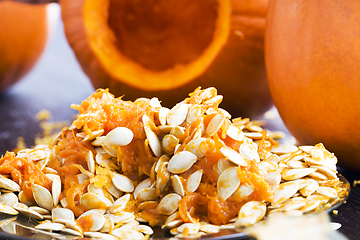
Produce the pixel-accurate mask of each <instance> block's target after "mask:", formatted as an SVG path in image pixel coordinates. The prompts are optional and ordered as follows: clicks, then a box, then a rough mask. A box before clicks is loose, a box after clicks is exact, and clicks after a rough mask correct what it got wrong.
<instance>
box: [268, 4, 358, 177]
mask: <svg viewBox="0 0 360 240" xmlns="http://www.w3.org/2000/svg"><path fill="white" fill-rule="evenodd" d="M359 14H360V5H359V4H358V2H356V1H320V0H316V1H313V0H303V1H295V0H289V1H288V0H286V1H285V0H284V1H282V0H274V1H271V3H270V5H269V12H268V19H267V24H268V25H267V27H268V28H267V31H266V44H265V49H266V53H265V56H266V68H267V73H268V81H269V88H270V91H271V94H272V96H273V100H274V103H275V106H276V107H277V109H278V111H279V113H280V116H281V117H282V119H283V120H284V123H285V125H286V127H287V128H288V129H289V131H290V133H291V134H292V135H293V136H294V137H295V138H296V139H297V141H298V142H299V143H300V144H316V143H319V142H321V143H323V144H324V145H325V146H326V148H327V149H329V151H331V152H334V153H335V155H336V156H337V157H338V159H339V163H340V165H342V166H345V167H348V168H352V169H357V170H360V145H359V142H360V134H359V129H360V123H359V121H358V117H359V114H360V81H359V79H360V69H359V66H358V65H359V64H358V63H359V62H360V28H359V25H360V20H359Z"/></svg>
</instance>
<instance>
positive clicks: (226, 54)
mask: <svg viewBox="0 0 360 240" xmlns="http://www.w3.org/2000/svg"><path fill="white" fill-rule="evenodd" d="M267 2H268V1H267V0H262V1H247V2H246V3H244V2H243V1H235V0H232V1H229V0H201V1H169V0H167V1H156V3H155V2H154V1H150V0H148V1H141V3H139V2H138V1H126V0H122V1H119V0H118V1H115V0H112V1H103V0H88V1H84V0H81V1H71V0H62V1H60V4H61V7H62V18H63V22H64V28H65V33H66V37H67V39H68V42H69V44H70V46H71V47H72V49H73V51H74V53H75V55H76V57H77V59H78V61H79V63H80V65H81V67H82V69H83V70H84V72H85V73H86V74H87V75H88V76H89V78H90V80H91V81H92V83H93V85H94V87H95V88H109V89H110V91H111V92H112V93H114V94H115V95H117V96H120V95H125V97H124V99H129V100H135V99H136V98H137V97H139V96H145V97H153V96H156V97H158V98H159V99H162V100H163V101H164V102H163V105H164V106H168V107H170V106H173V105H174V104H176V103H177V102H179V101H181V100H182V99H183V96H186V94H187V93H189V92H191V91H192V90H193V89H195V88H196V87H198V86H202V87H203V88H205V87H209V86H215V87H216V88H217V89H218V90H219V94H222V95H224V96H225V98H224V99H225V100H224V102H223V103H222V105H221V106H222V107H223V108H225V109H227V110H229V111H230V112H231V113H232V114H233V116H234V117H235V116H240V115H242V116H255V115H257V114H260V113H263V112H264V111H265V110H267V109H268V108H269V107H270V106H271V105H272V102H271V96H270V93H269V90H268V87H267V83H266V74H265V64H264V56H263V54H264V52H263V37H264V29H265V16H266V8H267Z"/></svg>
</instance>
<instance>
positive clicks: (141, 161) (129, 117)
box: [0, 88, 273, 229]
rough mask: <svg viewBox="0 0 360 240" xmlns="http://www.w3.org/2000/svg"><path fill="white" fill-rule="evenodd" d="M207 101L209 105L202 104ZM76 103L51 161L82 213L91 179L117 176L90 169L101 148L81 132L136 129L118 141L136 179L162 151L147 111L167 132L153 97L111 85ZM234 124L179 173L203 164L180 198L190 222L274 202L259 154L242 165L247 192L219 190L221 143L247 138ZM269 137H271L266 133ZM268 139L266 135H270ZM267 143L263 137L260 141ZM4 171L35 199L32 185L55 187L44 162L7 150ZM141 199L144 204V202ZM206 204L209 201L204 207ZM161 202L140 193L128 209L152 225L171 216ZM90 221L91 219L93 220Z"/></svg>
mask: <svg viewBox="0 0 360 240" xmlns="http://www.w3.org/2000/svg"><path fill="white" fill-rule="evenodd" d="M201 93H202V90H200V88H198V89H197V90H195V91H194V92H193V93H191V94H190V97H189V98H188V99H187V102H189V103H191V104H195V103H198V102H200V99H201V97H200V95H201ZM202 106H203V105H202ZM72 107H73V108H74V109H76V110H78V111H79V115H78V117H77V118H76V119H75V120H74V122H73V124H72V125H71V126H70V127H69V128H64V129H63V131H62V132H61V134H60V135H59V137H58V138H56V139H55V140H54V142H53V143H52V145H51V146H52V147H53V148H54V155H55V156H53V157H52V158H51V159H50V161H49V163H48V164H47V167H50V168H52V169H54V170H56V171H57V172H58V173H59V175H60V178H61V182H62V193H61V196H60V199H61V198H63V197H65V198H66V202H67V208H69V209H71V210H72V211H73V212H74V214H75V216H80V215H81V214H82V213H84V212H85V211H86V210H87V209H86V207H85V206H84V205H82V204H81V202H80V197H81V196H82V195H84V194H85V193H86V192H87V191H88V190H87V187H88V185H89V184H90V183H93V184H96V186H97V187H108V186H109V184H110V182H111V179H112V176H111V174H110V170H109V169H106V168H102V167H97V168H96V176H95V174H92V175H91V174H90V173H89V169H88V165H87V156H88V154H89V151H91V152H92V153H93V154H95V153H96V149H95V147H94V146H93V145H92V143H91V141H93V140H91V141H90V140H84V138H81V137H79V135H78V134H79V133H80V132H84V133H85V134H89V135H90V134H92V133H94V132H96V131H99V130H100V131H102V130H103V134H102V135H106V134H107V133H109V132H110V131H111V130H113V129H115V128H116V127H127V128H128V129H130V130H131V131H132V132H133V134H134V137H133V140H132V141H131V143H130V144H128V145H126V146H121V147H116V149H114V150H116V152H117V162H118V165H119V166H120V167H119V170H118V172H119V173H121V174H123V175H125V176H127V177H128V178H129V179H131V180H132V181H133V182H134V183H135V185H136V184H138V183H139V182H141V181H142V180H144V179H145V178H148V177H150V178H151V179H152V182H154V178H153V176H151V175H152V172H153V168H154V164H155V163H156V162H157V161H158V159H159V158H158V157H156V156H155V155H154V153H153V152H152V151H151V148H150V146H149V143H148V141H147V137H146V134H145V131H144V123H143V121H142V117H143V115H145V114H146V115H147V116H148V117H149V119H150V120H151V122H152V123H153V125H152V126H151V128H152V129H153V131H154V132H156V133H157V134H158V137H159V138H160V139H161V138H163V137H164V134H163V133H161V131H160V130H159V128H158V127H157V126H156V125H159V118H158V116H157V114H156V111H155V107H153V106H151V104H150V103H149V99H137V100H136V101H134V102H130V101H123V100H122V99H121V98H114V97H113V96H112V95H111V94H110V93H109V92H108V91H107V90H101V89H100V90H98V91H96V92H95V93H93V94H92V95H91V96H89V97H88V98H87V99H86V100H84V101H83V102H82V103H81V104H80V105H73V106H72ZM207 107H208V108H215V109H216V108H217V107H218V102H217V103H208V105H207ZM214 116H215V115H214V114H213V113H209V114H205V109H203V119H204V121H203V123H204V127H205V129H206V127H207V125H208V124H209V123H210V121H211V120H212V119H213V118H214ZM230 124H231V122H230V120H228V119H227V120H226V121H225V122H224V124H223V125H222V127H221V128H220V129H219V130H218V131H217V132H216V133H215V134H214V136H213V137H211V138H208V139H207V141H204V142H203V143H202V144H201V145H200V146H199V150H200V151H201V152H202V154H203V156H202V157H200V158H199V159H198V160H197V161H196V162H195V163H194V164H193V165H192V167H191V168H190V169H189V170H187V171H186V172H184V173H181V174H179V178H180V179H181V181H182V182H183V184H184V185H186V181H187V180H186V179H188V177H189V176H190V175H191V174H192V173H194V172H196V171H197V170H202V174H203V175H202V179H201V182H200V184H199V187H198V188H197V190H196V191H195V192H187V193H186V194H185V195H184V196H183V198H182V199H181V200H180V202H179V204H178V207H179V214H180V216H181V218H182V219H183V221H184V222H200V221H207V222H211V223H213V224H227V223H229V220H230V219H232V218H234V217H236V215H237V214H238V212H239V210H240V208H241V207H242V206H243V205H244V204H245V203H247V202H249V201H251V200H255V201H265V202H269V201H271V200H272V197H273V189H272V187H271V186H270V185H269V184H268V183H267V182H266V181H265V179H264V177H263V176H262V175H261V174H260V172H259V169H258V167H257V164H256V161H255V160H249V163H250V164H249V165H248V166H246V167H242V166H239V167H238V177H239V179H240V182H241V183H242V184H247V185H250V186H252V187H253V188H254V191H253V192H252V193H251V194H250V195H249V196H247V197H246V198H241V197H238V196H236V195H235V194H234V195H233V196H231V197H229V198H228V199H226V200H223V199H222V197H221V196H220V195H219V193H218V191H217V187H218V186H217V184H218V178H219V175H220V173H219V171H218V169H217V164H218V161H219V160H221V159H222V158H224V157H223V155H222V154H221V152H220V150H219V149H220V148H221V147H223V146H224V145H227V146H229V147H231V148H233V149H238V148H239V146H240V145H241V144H242V142H241V141H237V140H234V139H231V138H229V136H227V135H226V133H225V132H226V130H227V128H228V127H229V125H230ZM199 126H200V121H198V120H197V121H193V122H192V123H184V124H183V127H184V128H185V129H186V130H185V136H184V140H183V142H182V144H181V145H179V146H178V149H179V151H180V150H183V149H184V147H185V145H186V144H187V143H189V141H190V140H191V138H192V137H191V134H192V133H193V132H194V130H196V129H198V128H199ZM264 139H265V137H264ZM264 139H263V140H264ZM259 145H260V146H261V143H260V144H259ZM80 173H85V174H88V175H89V176H90V177H89V179H87V180H85V181H83V182H82V183H81V184H79V180H78V178H77V175H78V174H80ZM0 174H3V175H11V177H12V179H13V180H14V181H15V182H17V183H20V184H21V185H22V186H23V190H24V193H25V194H26V195H27V196H28V198H29V199H32V196H31V195H32V193H31V185H32V184H33V183H36V184H38V185H41V186H44V187H45V188H47V189H48V190H49V191H51V180H50V179H49V178H48V177H46V175H45V174H44V173H43V172H42V171H41V168H40V167H39V166H37V165H35V164H34V163H33V162H32V161H28V160H27V159H26V158H17V157H15V155H14V154H13V153H7V154H6V155H5V156H4V157H3V158H1V160H0ZM169 192H173V189H172V186H171V184H168V185H166V187H165V189H164V191H163V192H161V193H158V196H159V197H163V196H165V195H166V194H167V193H169ZM140 205H141V207H140ZM204 206H205V207H204ZM157 207H158V202H152V203H148V204H141V203H140V202H137V201H136V199H132V203H131V204H128V206H127V209H130V210H131V211H134V212H135V213H136V214H137V215H138V216H139V217H141V218H143V219H146V220H147V221H148V222H149V224H150V225H152V226H154V225H159V224H164V222H165V219H166V216H164V215H162V214H161V213H160V212H159V211H158V209H157ZM78 221H79V224H80V225H81V226H82V227H83V228H84V229H86V228H87V220H86V218H81V219H79V220H78ZM89 221H90V220H89Z"/></svg>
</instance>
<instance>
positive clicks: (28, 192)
mask: <svg viewBox="0 0 360 240" xmlns="http://www.w3.org/2000/svg"><path fill="white" fill-rule="evenodd" d="M0 174H1V175H5V176H6V175H11V178H12V179H13V181H15V182H16V183H18V184H19V185H20V187H21V189H22V191H23V192H24V194H25V197H26V199H28V200H29V201H33V202H34V197H33V194H32V188H31V187H32V184H38V185H40V186H43V187H45V188H46V189H47V190H49V191H50V192H51V186H52V181H51V180H50V179H49V178H48V177H47V176H46V175H45V174H44V173H43V172H42V171H41V169H40V168H39V167H38V166H36V165H35V163H34V162H33V161H32V160H30V159H28V158H26V157H24V158H17V157H15V154H14V153H12V152H7V153H6V154H5V156H4V157H2V158H1V159H0Z"/></svg>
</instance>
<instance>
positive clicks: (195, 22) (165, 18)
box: [108, 0, 218, 71]
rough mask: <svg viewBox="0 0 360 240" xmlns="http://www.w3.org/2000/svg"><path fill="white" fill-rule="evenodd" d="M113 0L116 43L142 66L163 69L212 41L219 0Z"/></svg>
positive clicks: (192, 57) (111, 21)
mask: <svg viewBox="0 0 360 240" xmlns="http://www.w3.org/2000/svg"><path fill="white" fill-rule="evenodd" d="M156 2H157V3H154V0H141V2H139V0H135V1H134V0H110V5H109V15H108V25H109V27H110V28H111V30H112V31H113V33H114V36H115V37H116V40H115V42H114V44H115V46H116V47H117V48H118V49H119V51H120V52H122V54H124V55H125V56H127V57H128V58H130V59H132V60H133V61H135V62H137V63H138V64H140V65H142V66H143V67H145V68H147V69H150V70H154V71H162V70H165V69H168V68H172V67H174V66H175V65H178V64H186V63H189V62H190V61H192V60H195V59H197V58H198V57H199V56H200V55H201V54H202V53H203V51H204V50H205V49H206V48H207V46H208V45H209V44H210V43H211V41H212V38H213V35H214V31H215V23H216V18H217V14H218V13H217V7H218V6H217V1H216V0H197V1H193V0H162V1H156Z"/></svg>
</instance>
